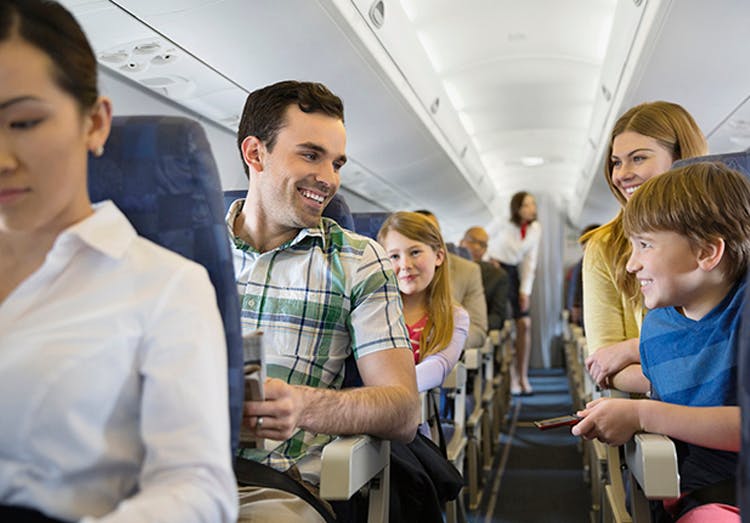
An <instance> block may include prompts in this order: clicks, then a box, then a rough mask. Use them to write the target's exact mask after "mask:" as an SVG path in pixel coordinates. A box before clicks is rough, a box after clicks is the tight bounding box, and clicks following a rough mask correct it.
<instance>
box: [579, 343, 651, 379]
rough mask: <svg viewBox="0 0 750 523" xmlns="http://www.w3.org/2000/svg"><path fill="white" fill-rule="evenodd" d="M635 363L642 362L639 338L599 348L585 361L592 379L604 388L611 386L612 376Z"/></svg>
mask: <svg viewBox="0 0 750 523" xmlns="http://www.w3.org/2000/svg"><path fill="white" fill-rule="evenodd" d="M633 363H640V354H639V353H638V340H637V339H631V340H625V341H621V342H619V343H615V344H613V345H609V346H607V347H602V348H600V349H597V350H596V351H595V352H594V353H593V354H591V355H590V356H589V357H588V358H586V361H585V362H584V364H585V365H586V370H587V371H588V373H589V375H590V376H591V379H593V380H594V382H595V383H596V384H597V385H598V386H599V387H601V388H603V389H607V388H609V387H610V386H611V383H610V378H611V377H612V376H614V375H615V374H617V373H618V372H620V371H621V370H622V369H624V368H625V367H627V366H628V365H631V364H633Z"/></svg>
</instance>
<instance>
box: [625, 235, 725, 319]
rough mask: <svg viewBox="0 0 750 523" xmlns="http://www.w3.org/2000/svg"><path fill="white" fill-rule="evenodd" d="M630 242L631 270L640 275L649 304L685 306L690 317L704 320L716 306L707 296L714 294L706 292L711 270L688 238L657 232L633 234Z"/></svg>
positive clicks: (656, 305)
mask: <svg viewBox="0 0 750 523" xmlns="http://www.w3.org/2000/svg"><path fill="white" fill-rule="evenodd" d="M630 242H631V244H632V246H633V252H632V254H631V255H630V259H629V260H628V263H627V270H628V272H630V273H633V274H635V277H636V278H638V281H639V282H640V284H641V292H642V293H643V301H644V304H645V305H646V307H648V308H649V309H655V308H657V307H669V306H672V307H681V308H682V312H683V314H684V315H685V316H687V317H688V318H691V319H700V318H701V317H703V315H705V314H706V313H708V312H709V311H710V310H711V309H712V308H713V307H714V306H715V305H716V303H712V301H713V300H712V299H711V298H708V297H707V296H711V295H712V294H713V293H710V292H709V293H706V292H705V287H706V285H708V284H709V276H708V273H706V272H705V271H703V270H702V269H701V268H700V265H699V253H698V252H696V250H695V249H694V248H693V247H692V246H691V244H690V242H689V241H688V239H687V238H685V237H684V236H682V235H680V234H678V233H676V232H671V231H654V232H648V233H643V234H640V235H636V236H632V237H631V239H630ZM710 281H713V279H711V280H710Z"/></svg>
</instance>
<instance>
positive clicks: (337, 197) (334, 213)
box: [323, 193, 355, 231]
mask: <svg viewBox="0 0 750 523" xmlns="http://www.w3.org/2000/svg"><path fill="white" fill-rule="evenodd" d="M323 216H325V217H326V218H330V219H332V220H334V221H335V222H336V223H338V224H339V225H340V226H341V227H343V228H344V229H349V230H350V231H353V230H355V229H354V218H352V211H351V209H349V205H347V203H346V200H344V196H343V195H342V194H341V193H336V194H334V195H333V198H331V201H330V202H328V205H326V208H325V209H323Z"/></svg>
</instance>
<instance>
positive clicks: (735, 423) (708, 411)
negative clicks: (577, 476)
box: [572, 163, 750, 523]
mask: <svg viewBox="0 0 750 523" xmlns="http://www.w3.org/2000/svg"><path fill="white" fill-rule="evenodd" d="M623 224H624V227H625V232H626V234H628V236H629V238H630V241H631V244H632V248H633V251H632V254H631V256H630V259H629V260H628V264H627V270H628V272H630V273H632V274H634V275H635V276H636V278H638V280H639V281H640V284H641V292H642V294H643V300H644V304H645V305H646V307H647V308H648V309H650V312H649V313H648V314H647V315H646V317H645V319H644V322H643V328H642V330H641V338H640V353H641V366H640V367H639V366H632V367H629V368H626V369H624V370H623V371H622V372H623V373H624V374H623V378H624V379H623V382H624V383H625V385H626V386H625V388H626V390H628V391H630V392H644V393H646V392H649V393H650V395H651V399H648V400H631V399H611V398H602V399H598V400H596V401H593V402H591V403H589V404H588V405H586V409H585V410H583V411H580V412H579V413H578V414H579V415H580V416H583V417H584V419H583V420H582V421H581V422H580V423H579V424H578V425H576V426H575V427H574V428H573V429H572V432H573V434H575V435H577V436H578V435H580V436H583V437H585V438H587V439H591V438H598V439H600V440H601V441H604V442H606V443H609V444H611V445H621V444H623V443H625V442H626V441H627V440H629V439H630V438H631V437H632V436H633V434H634V433H635V432H638V431H647V432H656V433H660V434H666V435H668V436H670V437H672V438H674V439H675V440H676V441H675V443H676V445H677V453H678V462H679V467H680V478H681V479H680V481H681V490H682V492H683V497H681V498H680V501H679V503H677V504H674V505H675V506H673V507H670V508H669V509H668V510H669V512H670V513H671V515H672V516H673V517H675V519H677V518H678V517H683V516H684V519H680V522H681V523H682V522H685V521H697V520H696V519H693V518H696V517H697V518H699V520H701V521H737V522H739V511H738V510H737V508H736V507H735V506H730V505H734V502H733V493H734V489H735V475H736V467H737V452H738V450H739V448H740V409H739V407H738V406H737V387H736V376H737V374H736V365H737V341H738V336H739V322H740V317H741V309H742V305H743V301H744V300H743V295H744V289H745V272H746V269H747V264H748V259H749V258H750V183H749V182H748V181H747V180H746V179H745V177H744V176H742V175H741V174H740V173H738V172H736V171H733V170H731V169H729V168H727V167H725V166H724V165H721V164H714V163H698V164H693V165H690V166H687V167H684V168H681V169H676V170H673V171H669V172H667V173H665V174H663V175H661V176H656V177H654V178H652V179H650V180H648V181H647V182H646V183H644V184H643V185H642V186H641V187H640V189H638V191H637V192H636V193H635V194H634V195H633V197H632V198H631V199H630V200H629V201H628V204H627V206H626V207H625V211H624V220H623ZM641 369H642V370H641ZM688 512H689V515H688Z"/></svg>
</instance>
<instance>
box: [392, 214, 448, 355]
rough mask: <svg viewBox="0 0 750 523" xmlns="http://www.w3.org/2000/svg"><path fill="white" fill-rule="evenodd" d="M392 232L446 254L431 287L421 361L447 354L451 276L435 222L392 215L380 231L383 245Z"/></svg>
mask: <svg viewBox="0 0 750 523" xmlns="http://www.w3.org/2000/svg"><path fill="white" fill-rule="evenodd" d="M390 231H395V232H397V233H399V234H402V235H404V236H406V237H407V238H409V239H411V240H414V241H418V242H421V243H424V244H426V245H428V246H429V247H430V248H431V249H432V250H433V251H435V252H436V253H437V252H440V251H442V252H443V253H444V259H443V263H442V264H440V265H438V266H437V267H435V275H434V276H433V277H432V281H431V282H430V283H429V284H428V285H427V289H425V290H426V295H427V324H426V325H425V328H424V330H423V331H422V335H421V338H420V340H419V347H420V350H419V359H420V361H421V360H423V359H425V358H426V357H427V356H429V355H430V354H434V353H435V352H438V351H441V350H443V349H444V348H445V347H446V346H448V344H449V343H450V341H451V338H453V295H452V294H451V286H450V279H449V272H448V263H449V262H448V250H447V249H446V248H445V242H444V241H443V237H442V235H441V234H440V230H439V229H438V228H437V225H435V224H434V223H433V222H432V220H430V219H429V218H427V217H426V216H423V215H421V214H418V213H415V212H406V211H399V212H394V213H393V214H391V215H390V216H389V217H388V218H387V219H386V220H385V222H384V223H383V225H382V227H380V231H378V242H380V244H381V245H383V244H384V242H385V237H386V235H387V234H388V233H389V232H390Z"/></svg>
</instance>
